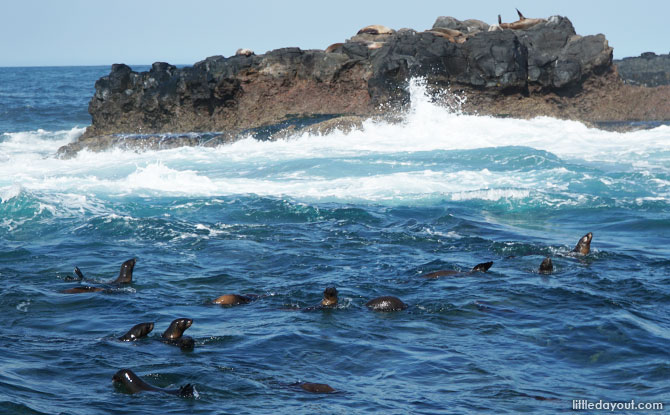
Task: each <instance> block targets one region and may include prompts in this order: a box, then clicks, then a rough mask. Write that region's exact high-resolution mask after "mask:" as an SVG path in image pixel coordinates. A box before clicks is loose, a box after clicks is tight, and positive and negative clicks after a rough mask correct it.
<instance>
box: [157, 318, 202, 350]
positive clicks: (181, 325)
mask: <svg viewBox="0 0 670 415" xmlns="http://www.w3.org/2000/svg"><path fill="white" fill-rule="evenodd" d="M191 324H193V320H192V319H190V318H177V319H175V320H173V321H172V323H170V326H169V327H168V328H167V329H166V330H165V331H164V332H163V334H162V335H161V337H162V339H163V343H166V344H171V345H174V346H178V347H179V348H180V349H182V350H191V349H193V348H194V347H195V341H194V340H193V338H192V337H191V336H184V335H183V334H184V331H186V329H187V328H189V327H191Z"/></svg>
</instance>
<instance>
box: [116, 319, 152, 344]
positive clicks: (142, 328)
mask: <svg viewBox="0 0 670 415" xmlns="http://www.w3.org/2000/svg"><path fill="white" fill-rule="evenodd" d="M153 329H154V323H140V324H136V325H134V326H133V328H131V329H130V330H128V332H127V333H126V334H124V335H123V336H121V337H119V340H121V341H124V342H132V341H135V340H139V339H141V338H142V337H146V336H147V334H149V333H151V330H153Z"/></svg>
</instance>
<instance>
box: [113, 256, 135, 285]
mask: <svg viewBox="0 0 670 415" xmlns="http://www.w3.org/2000/svg"><path fill="white" fill-rule="evenodd" d="M136 262H137V258H131V259H129V260H127V261H126V262H124V263H123V264H121V269H120V270H119V276H118V277H117V278H116V279H115V280H114V284H129V283H131V282H133V268H135V263H136Z"/></svg>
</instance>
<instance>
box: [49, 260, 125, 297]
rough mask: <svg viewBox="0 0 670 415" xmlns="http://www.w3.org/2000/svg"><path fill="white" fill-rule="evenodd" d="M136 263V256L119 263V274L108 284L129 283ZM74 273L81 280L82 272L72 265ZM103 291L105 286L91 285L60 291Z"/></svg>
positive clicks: (72, 292) (79, 292)
mask: <svg viewBox="0 0 670 415" xmlns="http://www.w3.org/2000/svg"><path fill="white" fill-rule="evenodd" d="M136 263H137V258H131V259H129V260H127V261H126V262H124V263H123V264H121V269H120V270H119V276H118V277H116V279H115V280H114V281H112V282H110V283H109V284H111V285H120V284H130V283H131V282H132V281H133V269H134V268H135V264H136ZM74 273H75V274H76V275H77V277H79V279H80V280H83V279H84V278H85V277H84V274H83V273H82V272H81V270H80V269H79V267H74ZM100 291H105V288H102V287H93V286H79V287H73V288H68V289H66V290H63V291H61V293H64V294H81V293H90V292H100Z"/></svg>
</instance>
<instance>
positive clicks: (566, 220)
mask: <svg viewBox="0 0 670 415" xmlns="http://www.w3.org/2000/svg"><path fill="white" fill-rule="evenodd" d="M139 69H142V68H139ZM108 72H109V68H108V67H74V68H0V279H1V281H2V289H1V290H0V315H2V317H3V318H2V323H3V324H2V329H1V330H0V333H1V335H0V349H1V350H2V351H3V352H2V353H1V354H0V408H2V409H1V410H0V412H2V413H7V414H106V413H111V412H113V413H129V414H145V413H194V414H210V413H254V414H256V413H275V414H276V413H279V414H296V413H305V414H311V413H334V414H355V413H361V414H363V413H366V414H367V413H388V414H406V413H413V414H438V413H439V414H442V413H444V414H481V413H497V414H505V413H508V414H517V413H547V414H554V413H565V412H567V411H569V410H570V408H572V400H574V399H589V400H591V401H592V402H597V401H598V400H601V399H602V400H604V401H611V402H630V401H631V400H635V401H636V402H649V403H651V402H662V403H665V404H666V408H667V406H668V405H670V347H669V346H670V127H668V126H659V127H657V128H652V129H647V130H639V131H634V132H629V133H616V132H607V131H603V130H598V129H592V128H587V127H585V126H584V125H583V124H581V123H578V122H572V121H561V120H556V119H551V118H537V119H533V120H515V119H495V118H489V117H483V116H468V115H462V114H459V113H458V111H457V110H456V111H454V110H453V109H447V108H443V107H440V106H438V105H436V104H434V103H432V102H431V100H430V99H429V98H428V97H427V96H426V95H425V89H424V88H423V86H422V84H421V82H420V81H414V82H412V84H411V86H410V89H411V91H410V92H411V96H412V105H411V109H410V110H409V111H408V112H407V114H406V116H405V120H404V122H402V123H395V124H390V123H384V122H373V121H368V122H366V123H365V125H364V128H363V130H362V131H355V132H351V133H349V134H343V133H340V132H335V133H332V134H329V135H326V136H310V135H304V136H295V137H291V138H290V139H288V140H282V141H276V142H268V141H259V140H255V139H254V137H251V136H250V137H249V138H247V139H244V140H242V141H239V142H236V143H234V144H232V145H225V146H221V147H218V148H199V147H192V148H178V149H171V150H163V151H148V152H134V151H124V150H120V149H115V150H111V151H108V152H105V153H90V152H83V153H80V154H79V155H78V156H77V157H76V158H73V159H70V160H61V159H58V158H56V157H54V154H55V152H56V150H57V149H58V148H59V146H61V145H64V144H66V143H68V142H70V141H72V140H75V139H76V138H77V137H78V136H79V135H80V134H82V133H83V131H84V129H85V127H86V126H87V125H88V124H89V123H90V117H89V116H88V114H87V103H88V100H89V99H90V97H91V96H92V94H93V84H94V82H95V80H96V79H97V78H99V77H100V76H103V75H106V74H107V73H108ZM587 232H593V235H594V236H593V242H592V244H591V253H589V254H588V255H585V256H580V255H575V254H573V253H572V252H571V250H572V249H573V248H574V246H575V244H576V243H577V241H578V240H579V238H580V237H581V236H583V235H584V234H586V233H587ZM547 256H549V257H551V258H552V259H553V263H554V272H553V273H552V274H550V275H543V274H539V273H538V266H539V264H540V262H541V261H542V259H543V258H545V257H547ZM133 257H134V258H137V260H138V261H137V265H136V266H135V272H134V282H133V283H132V284H130V285H129V286H125V287H119V288H111V289H110V290H109V291H107V292H97V293H89V294H78V295H68V294H63V293H61V292H60V291H62V290H64V289H67V288H71V287H73V286H77V285H78V284H79V283H78V282H72V281H69V280H68V275H72V274H73V271H72V270H73V268H74V267H75V266H78V267H79V268H81V270H82V271H83V272H84V274H85V275H86V276H87V277H88V278H90V281H92V282H93V284H96V283H97V284H102V283H104V282H106V281H109V280H112V279H114V278H115V277H116V275H117V274H118V270H119V267H120V265H121V263H122V262H123V261H125V260H127V259H129V258H133ZM486 261H493V262H494V264H493V266H492V267H491V269H490V270H489V272H487V273H473V274H468V273H464V274H461V275H458V276H454V277H443V278H440V279H436V280H432V279H430V280H429V279H426V278H423V277H422V275H423V274H425V273H428V272H430V271H436V270H440V269H455V270H462V271H467V270H469V269H470V268H471V267H473V266H474V265H475V264H478V263H480V262H486ZM328 286H335V287H337V289H338V291H339V300H340V301H339V305H338V306H337V307H336V308H335V309H330V310H314V311H305V310H304V309H305V308H306V307H309V306H312V305H315V304H317V303H318V302H319V301H320V299H321V296H322V292H323V290H324V289H325V288H326V287H328ZM225 293H240V294H256V295H258V296H259V298H258V299H257V300H256V301H254V302H252V303H250V304H247V305H241V306H236V307H221V306H216V305H212V304H211V301H212V300H213V299H214V298H216V297H218V296H219V295H222V294H225ZM381 295H395V296H398V297H399V298H401V299H402V300H403V301H404V302H406V303H407V304H408V305H409V307H408V309H406V310H404V311H401V312H393V313H379V312H373V311H371V310H368V309H367V308H366V307H365V305H364V304H365V303H366V302H367V301H368V300H369V299H371V298H374V297H377V296H381ZM178 317H189V318H192V319H193V320H194V322H193V325H192V327H191V328H189V329H188V330H187V331H186V333H185V334H188V335H190V336H192V337H193V338H194V339H195V342H196V346H195V349H194V350H193V351H191V352H184V351H181V350H180V349H178V348H176V347H173V346H170V345H166V344H164V343H162V342H160V341H158V338H159V337H160V334H161V333H162V332H163V331H164V330H165V328H167V326H168V325H169V323H170V321H172V320H173V319H175V318H178ZM145 321H153V322H155V329H154V331H153V332H152V333H151V334H150V335H149V336H148V338H146V339H143V340H140V341H137V342H134V343H122V342H120V341H117V340H116V338H117V337H119V336H121V335H123V334H124V333H125V332H126V331H127V330H128V329H130V327H132V326H133V325H135V324H137V323H140V322H145ZM122 368H130V369H132V370H133V371H134V372H136V373H137V374H138V375H139V376H141V377H142V378H143V379H144V380H145V381H147V382H148V383H151V384H153V385H155V386H159V387H170V388H173V387H178V386H180V385H183V384H186V383H192V384H194V385H195V388H196V390H197V392H198V397H197V398H190V399H188V398H179V397H175V396H171V395H163V394H156V393H141V394H136V395H130V394H127V393H124V391H123V390H122V389H119V388H116V387H114V385H113V384H112V375H113V374H114V373H115V372H116V371H117V370H119V369H122ZM296 382H317V383H327V384H329V385H330V386H332V387H333V388H335V389H336V390H337V393H333V394H324V395H319V394H310V393H307V392H304V391H302V390H301V389H299V388H296V387H295V386H291V385H292V384H295V383H296ZM666 410H667V409H666ZM617 413H627V412H626V411H618V412H617ZM636 413H641V412H636ZM642 413H645V412H642ZM647 413H662V412H658V411H657V412H647Z"/></svg>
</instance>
